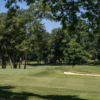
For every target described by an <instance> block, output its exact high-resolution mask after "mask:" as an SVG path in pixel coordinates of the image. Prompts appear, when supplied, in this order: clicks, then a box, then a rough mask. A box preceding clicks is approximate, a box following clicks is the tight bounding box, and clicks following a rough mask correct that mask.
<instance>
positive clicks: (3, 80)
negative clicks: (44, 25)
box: [0, 65, 100, 100]
mask: <svg viewBox="0 0 100 100" xmlns="http://www.w3.org/2000/svg"><path fill="white" fill-rule="evenodd" d="M62 71H73V72H81V73H97V74H99V71H100V67H99V65H97V66H89V65H78V66H75V68H74V69H72V68H71V66H65V65H55V66H53V65H47V66H44V65H40V66H34V65H33V66H31V65H28V66H27V69H23V67H22V68H21V69H10V67H9V66H8V67H7V69H0V100H100V77H96V76H77V75H65V74H63V73H62Z"/></svg>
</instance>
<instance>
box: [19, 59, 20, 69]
mask: <svg viewBox="0 0 100 100" xmlns="http://www.w3.org/2000/svg"><path fill="white" fill-rule="evenodd" d="M19 69H20V58H19Z"/></svg>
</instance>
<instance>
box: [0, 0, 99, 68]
mask: <svg viewBox="0 0 100 100" xmlns="http://www.w3.org/2000/svg"><path fill="white" fill-rule="evenodd" d="M19 1H21V0H19ZM24 1H26V2H27V4H31V5H30V7H29V8H28V9H26V10H24V9H19V7H18V5H15V7H13V6H11V5H12V4H13V3H16V0H8V1H7V3H6V7H7V8H9V10H8V12H7V13H1V14H0V55H1V59H2V68H6V61H8V60H9V61H10V65H11V68H12V67H13V68H16V66H17V64H18V63H19V68H20V58H22V57H23V58H25V59H24V60H25V65H24V69H26V63H27V60H28V59H30V60H33V59H34V60H36V61H37V62H38V64H39V62H40V61H41V60H42V61H44V62H45V64H47V63H50V62H59V63H63V62H65V63H69V64H72V65H73V67H74V65H76V64H80V63H85V62H86V61H87V60H88V59H94V63H95V60H96V58H98V59H100V47H99V45H100V38H99V31H100V30H99V29H100V25H99V24H100V23H99V22H100V20H99V17H100V16H99V10H97V9H99V7H100V6H99V3H98V0H92V1H90V0H82V2H80V1H79V0H69V1H67V0H66V1H61V0H60V1H52V0H50V1H48V0H47V1H44V0H42V1H40V0H37V1H34V0H33V1H32V0H28V1H27V0H24ZM32 3H33V4H32ZM42 4H43V5H42ZM47 4H48V5H47ZM77 4H78V5H77ZM66 5H67V6H66ZM86 5H87V6H86ZM88 5H89V6H88ZM93 5H94V6H93ZM81 7H83V8H84V9H86V10H87V12H84V13H83V12H81V9H80V8H81ZM93 7H94V8H96V9H95V10H94V8H93ZM77 12H81V18H79V16H77V15H78V14H77ZM93 15H94V17H93ZM42 18H46V19H49V20H54V21H61V23H62V25H63V26H62V28H56V29H53V30H52V32H51V34H50V33H48V32H46V30H45V27H44V25H43V24H42V23H41V20H42ZM82 18H88V19H87V21H86V20H83V19H82ZM96 33H97V34H98V35H97V34H96Z"/></svg>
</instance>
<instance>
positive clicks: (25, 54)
mask: <svg viewBox="0 0 100 100" xmlns="http://www.w3.org/2000/svg"><path fill="white" fill-rule="evenodd" d="M26 60H27V52H26V51H25V65H24V69H26Z"/></svg>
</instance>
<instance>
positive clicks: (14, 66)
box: [13, 53, 16, 68]
mask: <svg viewBox="0 0 100 100" xmlns="http://www.w3.org/2000/svg"><path fill="white" fill-rule="evenodd" d="M13 68H16V65H15V55H14V53H13Z"/></svg>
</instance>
